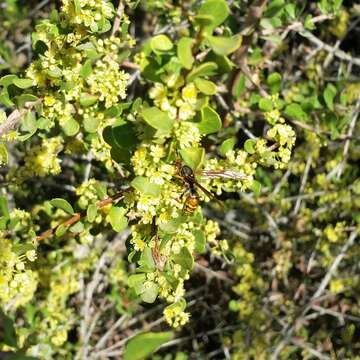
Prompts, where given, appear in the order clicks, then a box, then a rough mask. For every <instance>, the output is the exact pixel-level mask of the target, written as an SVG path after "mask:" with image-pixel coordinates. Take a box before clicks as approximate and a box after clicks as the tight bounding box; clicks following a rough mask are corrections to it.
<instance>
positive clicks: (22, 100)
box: [15, 94, 39, 107]
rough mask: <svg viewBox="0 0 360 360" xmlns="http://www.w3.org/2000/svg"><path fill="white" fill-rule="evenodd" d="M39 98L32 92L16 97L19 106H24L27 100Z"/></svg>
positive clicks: (31, 100)
mask: <svg viewBox="0 0 360 360" xmlns="http://www.w3.org/2000/svg"><path fill="white" fill-rule="evenodd" d="M38 99H39V98H38V97H36V96H35V95H32V94H22V95H20V96H17V97H16V98H15V101H16V103H17V104H18V106H19V107H24V106H25V104H26V103H27V102H34V101H37V100H38Z"/></svg>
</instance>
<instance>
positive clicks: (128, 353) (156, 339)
mask: <svg viewBox="0 0 360 360" xmlns="http://www.w3.org/2000/svg"><path fill="white" fill-rule="evenodd" d="M173 337H174V334H173V333H172V332H170V331H167V332H157V333H156V332H148V333H144V334H140V335H136V336H135V337H133V338H132V339H130V340H129V342H128V343H127V344H126V347H125V351H124V360H140V359H145V358H146V357H147V356H149V355H150V354H152V353H153V352H154V351H155V350H156V349H158V348H159V347H160V346H161V345H162V344H165V343H166V342H168V341H170V340H171V339H172V338H173Z"/></svg>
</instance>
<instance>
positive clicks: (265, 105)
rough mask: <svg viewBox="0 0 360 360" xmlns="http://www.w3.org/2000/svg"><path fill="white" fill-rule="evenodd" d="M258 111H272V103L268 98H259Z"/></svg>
mask: <svg viewBox="0 0 360 360" xmlns="http://www.w3.org/2000/svg"><path fill="white" fill-rule="evenodd" d="M259 109H260V110H261V111H264V112H267V111H271V110H272V109H273V103H272V101H271V99H269V98H261V99H260V101H259Z"/></svg>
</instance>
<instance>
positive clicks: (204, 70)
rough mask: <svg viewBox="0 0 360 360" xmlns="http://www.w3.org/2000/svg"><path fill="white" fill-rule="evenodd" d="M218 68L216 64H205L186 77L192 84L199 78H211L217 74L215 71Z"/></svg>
mask: <svg viewBox="0 0 360 360" xmlns="http://www.w3.org/2000/svg"><path fill="white" fill-rule="evenodd" d="M217 68H218V66H217V64H216V63H214V62H211V61H210V62H205V63H203V64H201V65H199V66H197V67H195V68H194V69H193V70H191V71H190V73H189V74H188V76H187V77H186V81H187V82H192V81H194V80H195V79H196V78H198V77H200V76H201V77H204V76H211V75H214V74H215V70H216V69H217Z"/></svg>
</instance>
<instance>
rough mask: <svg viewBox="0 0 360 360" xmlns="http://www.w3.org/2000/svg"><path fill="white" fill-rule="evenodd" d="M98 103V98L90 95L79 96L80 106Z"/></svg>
mask: <svg viewBox="0 0 360 360" xmlns="http://www.w3.org/2000/svg"><path fill="white" fill-rule="evenodd" d="M97 101H98V97H97V96H95V95H91V94H81V96H80V104H81V105H82V106H85V107H87V106H91V105H94V104H95V103H96V102H97Z"/></svg>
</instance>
